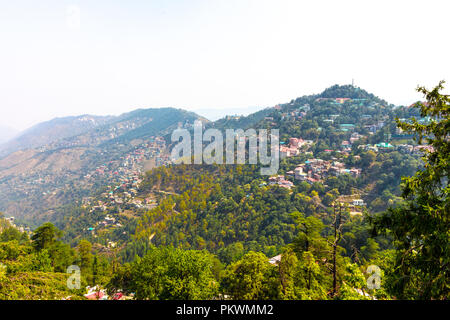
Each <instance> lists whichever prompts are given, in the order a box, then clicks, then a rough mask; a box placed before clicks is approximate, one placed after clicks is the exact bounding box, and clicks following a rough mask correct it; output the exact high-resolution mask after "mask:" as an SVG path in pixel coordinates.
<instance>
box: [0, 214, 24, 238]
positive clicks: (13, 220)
mask: <svg viewBox="0 0 450 320" xmlns="http://www.w3.org/2000/svg"><path fill="white" fill-rule="evenodd" d="M4 220H5V221H6V222H7V223H8V224H9V225H10V226H11V227H13V228H16V229H17V230H19V231H20V232H22V233H23V232H27V233H29V234H30V233H31V229H30V228H29V227H25V228H24V227H22V226H17V225H16V224H15V220H16V218H14V217H5V218H4ZM0 231H1V230H0Z"/></svg>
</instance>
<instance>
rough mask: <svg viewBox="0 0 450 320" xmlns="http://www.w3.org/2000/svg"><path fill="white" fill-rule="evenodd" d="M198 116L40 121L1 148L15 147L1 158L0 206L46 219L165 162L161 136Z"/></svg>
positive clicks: (155, 113) (148, 112)
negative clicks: (107, 187)
mask: <svg viewBox="0 0 450 320" xmlns="http://www.w3.org/2000/svg"><path fill="white" fill-rule="evenodd" d="M198 118H200V117H199V116H197V115H196V114H194V113H191V112H187V111H183V110H177V109H172V108H163V109H140V110H135V111H133V112H130V113H126V114H123V115H120V116H117V117H93V116H87V115H85V116H80V117H69V118H63V119H54V120H51V121H48V122H46V123H42V124H39V125H37V126H35V127H33V128H31V129H30V130H27V131H26V132H25V133H24V134H22V135H21V136H20V137H18V138H16V139H14V140H12V141H10V142H9V143H8V145H7V147H5V148H4V149H3V150H4V152H5V153H6V152H7V150H10V151H11V150H16V151H14V152H12V153H9V154H7V155H6V156H4V157H3V158H1V159H0V211H4V212H6V213H7V214H9V215H12V216H15V217H17V218H24V219H26V220H29V219H31V218H33V219H36V218H39V219H38V220H41V221H44V220H51V219H52V216H53V215H58V214H59V212H58V209H57V208H58V207H60V206H62V205H65V204H68V203H73V202H77V201H80V200H81V198H82V197H83V196H86V195H88V194H90V193H91V192H97V191H98V189H99V188H104V187H106V186H107V185H108V184H110V183H117V182H120V180H121V179H122V181H123V180H128V179H129V180H135V179H137V178H138V176H139V173H140V172H142V171H143V170H144V169H146V170H147V169H149V168H151V167H152V166H154V165H156V164H162V163H164V161H167V155H166V153H165V142H164V140H163V139H162V137H161V136H163V135H166V134H168V133H169V132H171V130H173V129H174V128H176V127H178V126H183V125H189V124H190V123H192V122H193V121H194V120H195V119H198ZM44 213H45V215H44V216H42V215H43V214H44Z"/></svg>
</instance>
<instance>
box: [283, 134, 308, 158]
mask: <svg viewBox="0 0 450 320" xmlns="http://www.w3.org/2000/svg"><path fill="white" fill-rule="evenodd" d="M280 144H281V146H280V158H281V159H283V158H286V157H294V156H297V155H299V154H300V150H301V149H302V147H303V146H310V145H312V144H313V141H311V140H303V139H301V138H289V143H288V145H284V144H283V143H280Z"/></svg>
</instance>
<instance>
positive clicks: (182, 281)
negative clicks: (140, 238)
mask: <svg viewBox="0 0 450 320" xmlns="http://www.w3.org/2000/svg"><path fill="white" fill-rule="evenodd" d="M214 267H215V261H214V259H213V257H212V256H211V255H210V254H209V253H207V252H204V251H196V250H181V249H174V248H171V247H161V248H156V247H155V248H152V249H151V250H150V251H149V252H148V253H147V254H146V255H145V256H144V257H143V258H142V259H141V258H138V259H137V260H136V261H135V262H133V263H132V264H130V265H125V266H124V267H123V268H122V269H121V270H120V271H119V272H118V273H117V274H115V275H114V277H113V279H112V280H111V282H110V284H109V285H108V286H109V290H110V291H112V292H114V290H115V289H119V288H120V289H123V290H125V291H126V292H135V293H136V296H135V297H136V298H137V299H151V300H172V299H176V300H198V299H212V298H213V297H215V296H216V295H217V293H218V282H217V279H216V278H215V277H214V274H213V269H214Z"/></svg>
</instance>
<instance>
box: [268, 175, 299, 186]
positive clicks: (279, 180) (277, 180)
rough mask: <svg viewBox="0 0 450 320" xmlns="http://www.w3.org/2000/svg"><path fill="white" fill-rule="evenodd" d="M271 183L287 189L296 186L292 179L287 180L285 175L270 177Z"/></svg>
mask: <svg viewBox="0 0 450 320" xmlns="http://www.w3.org/2000/svg"><path fill="white" fill-rule="evenodd" d="M269 185H271V186H273V185H278V186H280V187H282V188H286V189H291V188H292V187H293V186H294V184H293V183H292V182H291V181H289V180H286V179H285V177H284V176H283V175H277V176H274V177H270V178H269Z"/></svg>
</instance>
